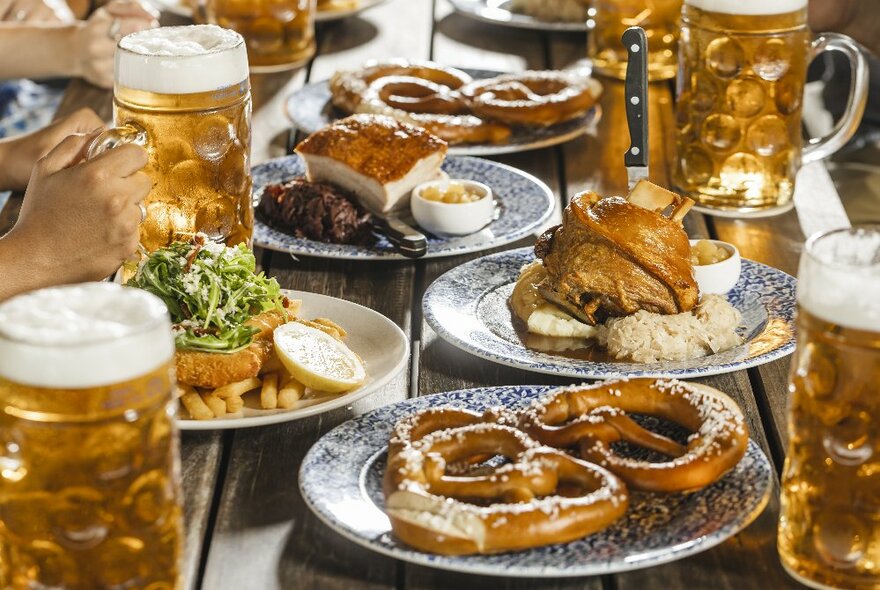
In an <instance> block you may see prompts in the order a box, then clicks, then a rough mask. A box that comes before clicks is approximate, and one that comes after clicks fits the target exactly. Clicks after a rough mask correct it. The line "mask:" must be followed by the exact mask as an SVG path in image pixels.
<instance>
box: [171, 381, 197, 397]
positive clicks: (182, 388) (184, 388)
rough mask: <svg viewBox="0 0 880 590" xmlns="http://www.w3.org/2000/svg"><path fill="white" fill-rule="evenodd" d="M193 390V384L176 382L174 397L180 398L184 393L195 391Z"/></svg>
mask: <svg viewBox="0 0 880 590" xmlns="http://www.w3.org/2000/svg"><path fill="white" fill-rule="evenodd" d="M195 391H196V390H195V389H193V386H192V385H186V384H184V383H178V384H177V385H176V386H175V387H174V397H176V398H177V399H180V398H182V397H183V396H184V395H186V394H187V393H195Z"/></svg>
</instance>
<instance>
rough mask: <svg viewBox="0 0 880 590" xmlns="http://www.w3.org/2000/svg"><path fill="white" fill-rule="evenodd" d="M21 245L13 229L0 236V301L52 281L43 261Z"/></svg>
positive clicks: (45, 285)
mask: <svg viewBox="0 0 880 590" xmlns="http://www.w3.org/2000/svg"><path fill="white" fill-rule="evenodd" d="M22 246H24V244H23V243H22V240H20V239H19V236H18V235H16V233H15V231H14V230H13V231H11V232H10V233H8V234H6V235H5V236H3V237H2V238H0V301H4V300H6V299H9V298H10V297H14V296H15V295H19V294H20V293H25V292H27V291H33V290H34V289H40V288H42V287H47V286H49V285H51V284H52V282H53V277H52V271H51V270H50V269H49V267H48V266H47V265H46V264H45V261H43V260H42V259H41V257H40V256H34V252H28V251H27V249H25V248H22Z"/></svg>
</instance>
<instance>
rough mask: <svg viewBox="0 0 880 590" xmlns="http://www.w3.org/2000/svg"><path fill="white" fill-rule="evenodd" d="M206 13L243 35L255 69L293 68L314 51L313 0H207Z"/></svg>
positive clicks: (210, 17)
mask: <svg viewBox="0 0 880 590" xmlns="http://www.w3.org/2000/svg"><path fill="white" fill-rule="evenodd" d="M205 14H206V15H207V18H208V22H211V23H215V24H218V25H220V26H221V27H225V28H228V29H232V30H233V31H237V32H238V33H240V34H241V35H242V36H243V37H244V38H245V41H246V42H247V52H248V59H249V60H250V65H251V70H252V71H254V72H274V71H281V70H288V69H292V68H296V67H299V66H302V65H304V64H305V63H306V62H307V61H308V60H309V59H310V58H311V57H312V56H313V55H314V54H315V0H206V4H205Z"/></svg>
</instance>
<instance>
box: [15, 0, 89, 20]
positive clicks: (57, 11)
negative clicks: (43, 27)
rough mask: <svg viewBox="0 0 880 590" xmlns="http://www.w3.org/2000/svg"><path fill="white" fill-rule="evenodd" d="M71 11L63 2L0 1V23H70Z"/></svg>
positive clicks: (44, 0)
mask: <svg viewBox="0 0 880 590" xmlns="http://www.w3.org/2000/svg"><path fill="white" fill-rule="evenodd" d="M75 20H76V17H74V15H73V11H71V10H70V7H69V6H68V5H67V3H66V2H65V1H64V0H0V21H3V22H14V23H41V22H42V23H72V22H73V21H75Z"/></svg>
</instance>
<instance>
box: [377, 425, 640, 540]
mask: <svg viewBox="0 0 880 590" xmlns="http://www.w3.org/2000/svg"><path fill="white" fill-rule="evenodd" d="M511 421H512V418H511V417H510V416H507V415H505V414H503V413H501V414H499V413H496V412H492V411H490V412H488V413H486V414H483V415H480V414H476V413H474V412H469V411H466V410H457V409H450V408H443V409H431V410H427V411H424V412H421V413H419V414H416V415H415V416H412V417H411V418H409V419H407V420H404V421H403V422H401V423H399V424H398V425H397V427H396V428H395V431H394V436H393V438H392V439H391V442H390V444H389V451H388V466H387V468H386V471H385V477H384V481H383V484H384V491H385V507H386V512H387V514H388V517H389V519H390V520H391V526H392V529H393V531H394V534H395V535H396V536H397V537H398V538H399V539H401V540H402V541H403V542H405V543H407V544H408V545H411V546H413V547H415V548H417V549H419V550H422V551H427V552H431V553H440V554H445V555H462V554H472V553H496V552H501V551H513V550H518V549H525V548H529V547H535V546H539V545H547V544H551V543H563V542H567V541H572V540H575V539H579V538H581V537H584V536H586V535H590V534H592V533H595V532H597V531H599V530H602V529H604V528H605V527H607V526H608V525H610V524H611V523H613V522H614V521H615V520H617V519H618V518H620V517H621V516H622V515H623V514H624V512H626V508H627V505H628V495H627V492H626V487H625V486H624V485H623V483H622V482H621V481H620V479H618V478H617V477H615V476H614V475H613V474H611V473H610V472H608V471H606V470H605V469H603V468H601V467H599V466H597V465H591V464H589V463H586V462H583V461H580V460H578V459H575V458H573V457H570V456H568V455H566V454H565V453H563V452H561V451H559V450H556V449H551V448H549V447H544V446H541V445H540V444H539V443H537V442H536V441H534V440H532V439H531V438H530V437H528V436H527V435H526V434H525V433H523V432H522V431H520V430H518V429H517V428H515V427H513V426H510V425H509V424H508V423H509V422H511ZM495 455H503V456H505V457H507V458H509V459H510V461H511V462H510V463H507V464H505V465H502V466H501V467H498V468H495V469H491V470H490V471H489V472H482V471H481V472H479V473H474V472H473V471H471V472H465V473H464V474H454V475H453V474H451V473H450V472H451V471H452V470H451V469H450V467H452V466H453V465H456V464H460V463H461V462H462V461H468V460H472V459H473V458H475V457H477V458H482V457H487V456H495Z"/></svg>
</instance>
